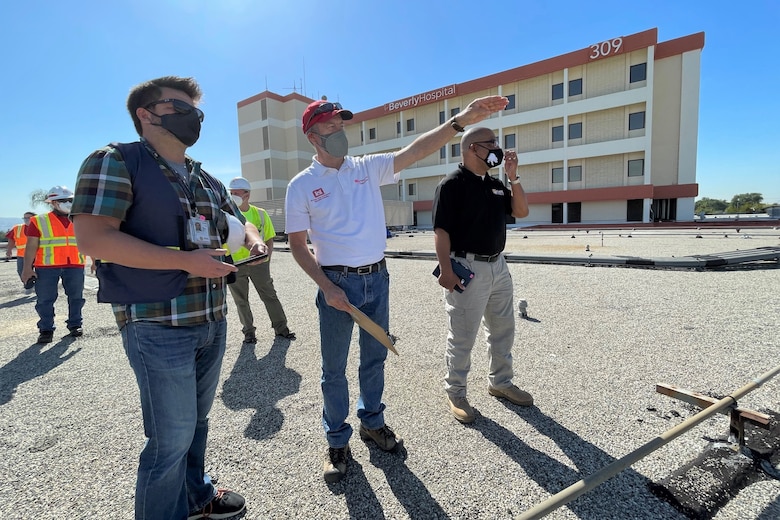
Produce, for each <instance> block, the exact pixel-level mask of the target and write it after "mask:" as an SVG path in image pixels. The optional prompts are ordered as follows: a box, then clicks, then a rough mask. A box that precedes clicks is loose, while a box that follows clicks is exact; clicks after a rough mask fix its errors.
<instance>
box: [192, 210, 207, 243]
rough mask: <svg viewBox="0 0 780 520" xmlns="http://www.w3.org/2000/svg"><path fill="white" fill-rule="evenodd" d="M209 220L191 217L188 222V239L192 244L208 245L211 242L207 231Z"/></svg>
mask: <svg viewBox="0 0 780 520" xmlns="http://www.w3.org/2000/svg"><path fill="white" fill-rule="evenodd" d="M209 226H210V221H208V220H205V219H201V218H200V217H191V218H190V222H189V231H190V232H189V235H190V236H189V239H190V242H192V243H193V244H198V245H199V246H208V245H210V244H211V239H210V233H209Z"/></svg>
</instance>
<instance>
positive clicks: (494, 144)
mask: <svg viewBox="0 0 780 520" xmlns="http://www.w3.org/2000/svg"><path fill="white" fill-rule="evenodd" d="M474 144H492V145H493V146H495V147H496V148H500V147H501V145H500V144H499V142H498V137H496V138H493V139H491V140H490V141H474ZM483 148H487V147H486V146H483Z"/></svg>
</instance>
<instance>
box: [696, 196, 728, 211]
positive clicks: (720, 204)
mask: <svg viewBox="0 0 780 520" xmlns="http://www.w3.org/2000/svg"><path fill="white" fill-rule="evenodd" d="M728 205H729V203H728V202H726V201H725V200H722V199H710V198H708V197H704V198H702V199H699V200H697V201H696V205H695V206H694V208H695V209H694V212H696V214H697V215H698V214H700V213H701V212H704V213H706V214H708V215H717V214H719V213H723V212H724V211H725V210H726V208H727V207H728Z"/></svg>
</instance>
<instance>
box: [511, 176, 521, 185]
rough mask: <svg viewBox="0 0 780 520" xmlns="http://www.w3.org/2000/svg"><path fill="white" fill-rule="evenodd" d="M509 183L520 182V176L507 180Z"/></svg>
mask: <svg viewBox="0 0 780 520" xmlns="http://www.w3.org/2000/svg"><path fill="white" fill-rule="evenodd" d="M509 184H520V177H516V178H515V180H513V181H509Z"/></svg>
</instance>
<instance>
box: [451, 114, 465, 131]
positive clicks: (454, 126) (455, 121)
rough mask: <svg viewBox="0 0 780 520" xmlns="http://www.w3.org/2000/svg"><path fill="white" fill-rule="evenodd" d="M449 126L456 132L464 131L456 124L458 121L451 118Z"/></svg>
mask: <svg viewBox="0 0 780 520" xmlns="http://www.w3.org/2000/svg"><path fill="white" fill-rule="evenodd" d="M450 126H451V127H452V128H454V129H455V131H456V132H463V131H464V130H466V129H465V128H463V127H462V126H460V125H459V124H458V120H457V119H456V118H455V117H453V118H452V121H450Z"/></svg>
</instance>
